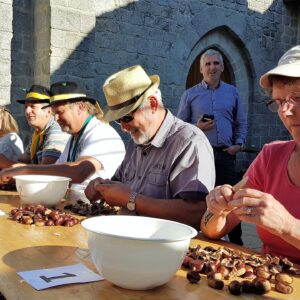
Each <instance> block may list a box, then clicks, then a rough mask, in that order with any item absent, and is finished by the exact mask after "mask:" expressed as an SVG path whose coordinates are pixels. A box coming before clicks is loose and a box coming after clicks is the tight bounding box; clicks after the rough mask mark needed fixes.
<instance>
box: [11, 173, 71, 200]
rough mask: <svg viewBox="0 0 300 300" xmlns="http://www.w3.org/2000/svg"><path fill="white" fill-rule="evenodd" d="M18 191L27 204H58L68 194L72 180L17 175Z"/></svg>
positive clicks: (48, 176)
mask: <svg viewBox="0 0 300 300" xmlns="http://www.w3.org/2000/svg"><path fill="white" fill-rule="evenodd" d="M14 178H15V180H16V187H17V191H18V192H19V194H20V198H21V202H22V203H26V204H42V205H45V206H51V205H55V204H57V203H58V202H59V201H60V200H61V199H62V198H63V197H64V196H65V194H66V191H67V188H68V185H69V182H70V180H71V178H68V177H61V176H50V175H17V176H14Z"/></svg>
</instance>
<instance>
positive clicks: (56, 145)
mask: <svg viewBox="0 0 300 300" xmlns="http://www.w3.org/2000/svg"><path fill="white" fill-rule="evenodd" d="M17 102H18V103H21V104H23V105H24V111H25V116H26V119H27V122H28V124H29V126H30V127H32V128H33V129H34V132H33V135H32V138H31V141H30V143H29V145H28V147H27V148H26V149H25V152H24V153H23V154H22V155H21V156H20V158H19V159H18V160H19V162H22V163H26V164H53V163H55V162H56V160H57V159H58V158H59V156H60V154H61V153H62V152H63V150H64V148H65V146H66V143H67V141H68V139H69V135H68V134H66V133H65V132H62V130H61V128H60V126H59V125H58V124H57V122H56V121H55V120H54V117H53V114H52V112H51V108H45V109H44V106H46V105H47V104H49V102H50V94H49V91H48V90H47V88H46V87H44V86H41V85H33V86H31V88H30V90H29V91H28V92H27V93H26V98H25V99H21V100H17Z"/></svg>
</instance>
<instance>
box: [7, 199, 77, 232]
mask: <svg viewBox="0 0 300 300" xmlns="http://www.w3.org/2000/svg"><path fill="white" fill-rule="evenodd" d="M10 215H11V219H12V220H14V221H18V222H19V223H22V224H26V225H33V224H34V225H36V226H66V227H72V226H74V225H77V224H78V223H79V222H80V221H79V220H78V219H77V218H75V217H73V216H71V215H69V214H66V213H65V212H62V211H60V210H58V209H50V208H47V207H45V206H43V205H40V204H38V205H28V206H25V207H19V208H14V209H12V210H11V212H10Z"/></svg>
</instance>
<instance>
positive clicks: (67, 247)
mask: <svg viewBox="0 0 300 300" xmlns="http://www.w3.org/2000/svg"><path fill="white" fill-rule="evenodd" d="M19 206H20V201H19V197H18V196H17V194H16V193H11V192H7V191H0V209H1V210H2V211H5V212H6V213H9V212H10V210H11V209H12V208H14V207H19ZM62 206H63V205H62ZM0 241H1V244H0V255H1V261H0V291H1V293H2V294H3V295H4V296H5V297H6V299H7V300H10V299H12V300H15V299H22V300H27V299H28V300H33V299H39V300H40V299H43V300H44V299H45V300H47V299H49V300H50V299H51V300H53V299H55V300H59V299H62V300H67V299H107V300H112V299H118V300H128V299H134V300H152V299H156V300H166V299H172V300H177V299H178V300H182V299H184V300H196V299H197V300H199V299H214V300H226V299H233V297H234V296H232V295H230V294H229V292H228V291H227V290H222V291H217V290H214V289H212V288H210V287H208V286H207V282H206V279H205V278H204V279H202V280H201V281H200V283H199V284H190V283H189V282H188V281H187V279H186V271H184V270H179V271H178V272H177V273H176V275H175V276H174V277H173V278H172V279H171V280H170V281H169V282H168V283H167V284H166V285H164V286H162V287H159V288H155V289H152V290H149V291H131V290H126V289H122V288H119V287H116V286H114V285H113V284H111V283H109V282H108V281H106V280H104V281H98V282H93V283H84V284H72V285H64V286H59V287H53V288H50V289H46V290H42V291H36V290H35V289H34V288H32V287H31V286H30V285H29V284H27V283H26V282H25V281H24V280H23V279H22V278H21V277H20V276H19V275H18V274H17V272H20V271H29V270H33V269H42V268H53V267H60V266H65V265H73V264H77V263H83V264H84V265H86V266H87V267H88V268H90V269H92V270H93V271H96V269H95V267H94V265H93V264H92V262H91V260H90V256H89V252H88V249H87V234H86V232H85V230H84V229H83V228H82V227H81V226H80V225H76V226H74V227H62V226H50V227H37V226H32V225H24V224H19V223H18V222H16V221H12V220H10V219H9V218H8V216H2V217H0ZM196 244H200V245H201V246H202V247H205V246H207V245H211V246H213V247H219V246H220V245H226V246H230V247H232V248H234V249H239V250H244V251H245V252H247V253H253V251H251V250H249V249H245V248H242V247H239V246H236V245H232V244H229V243H226V242H217V243H213V242H211V241H208V240H205V239H203V238H201V239H194V240H193V241H192V242H191V245H196ZM293 287H294V292H293V294H290V295H284V294H280V293H278V292H276V291H273V290H272V291H271V292H269V293H268V294H267V295H265V296H264V299H290V300H291V299H300V278H294V283H293ZM259 298H260V296H255V295H247V294H242V295H241V296H239V299H259Z"/></svg>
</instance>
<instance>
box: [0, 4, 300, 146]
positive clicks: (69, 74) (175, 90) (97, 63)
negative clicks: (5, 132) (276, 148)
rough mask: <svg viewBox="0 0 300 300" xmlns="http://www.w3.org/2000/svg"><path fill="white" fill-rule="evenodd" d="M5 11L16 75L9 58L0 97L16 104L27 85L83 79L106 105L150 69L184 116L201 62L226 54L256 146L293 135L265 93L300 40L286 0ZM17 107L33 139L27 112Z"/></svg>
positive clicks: (1, 27) (0, 32) (1, 26)
mask: <svg viewBox="0 0 300 300" xmlns="http://www.w3.org/2000/svg"><path fill="white" fill-rule="evenodd" d="M0 5H1V8H2V7H3V8H4V9H6V10H7V13H5V16H6V17H7V19H9V16H11V18H12V19H10V21H9V22H4V21H2V20H3V18H1V21H0V41H1V49H2V48H3V47H4V49H7V52H6V53H8V54H7V55H8V56H9V53H10V55H11V64H12V67H11V71H9V64H10V61H9V59H8V56H5V57H4V59H2V56H1V57H0V59H1V60H0V63H1V71H0V79H1V82H2V81H3V83H4V84H1V89H0V91H2V92H3V93H8V94H9V89H10V87H11V90H12V92H11V101H12V103H14V101H15V99H16V98H17V97H20V96H21V94H22V96H24V92H21V89H20V88H21V87H27V88H28V87H29V86H30V85H31V84H32V83H33V82H35V83H43V84H45V85H49V83H50V82H56V81H59V80H74V81H80V82H81V83H82V84H83V85H85V87H86V88H87V90H88V93H89V95H90V96H92V97H96V98H98V99H99V101H100V103H101V104H104V103H105V101H104V97H103V93H102V89H101V86H102V84H103V82H104V80H105V79H106V78H107V77H108V76H109V75H110V74H112V73H113V72H116V71H118V70H119V69H122V68H124V67H127V66H130V65H134V64H141V65H142V66H143V67H144V68H145V69H146V70H147V72H148V73H149V74H159V75H160V77H161V89H162V94H163V98H164V102H165V105H166V107H168V108H169V109H170V110H171V111H173V112H174V113H176V112H177V109H178V105H179V101H180V96H181V94H182V92H183V91H184V89H185V83H186V78H187V76H188V73H189V70H190V67H191V65H192V63H193V61H194V60H195V58H196V57H197V56H198V55H199V54H200V53H202V52H203V51H204V50H205V49H207V48H209V47H217V48H219V49H220V50H221V51H222V52H223V53H224V54H225V56H226V58H227V60H228V62H229V63H230V66H231V72H232V77H233V78H234V79H235V84H236V86H237V88H238V89H239V91H240V94H241V96H242V99H243V102H244V105H245V108H246V110H247V115H248V121H249V125H250V127H249V134H248V138H247V144H248V145H254V146H257V147H261V146H262V145H263V144H264V143H266V142H269V141H271V140H274V139H287V138H289V136H288V134H287V131H286V130H285V129H284V128H283V127H282V125H281V123H280V121H279V119H278V117H277V116H276V114H271V113H269V112H268V111H267V110H266V108H265V106H264V102H265V101H266V96H265V95H264V94H263V92H262V91H261V89H260V88H259V86H258V79H259V77H260V76H261V74H263V73H264V72H265V71H266V70H268V69H270V68H272V67H274V65H275V64H276V62H277V61H278V59H279V57H280V56H281V55H282V54H283V53H284V52H285V51H286V50H287V49H288V48H290V47H291V46H293V45H295V44H297V43H298V44H299V43H300V21H299V8H289V7H287V6H286V5H284V4H283V1H282V0H274V1H271V0H264V1H261V0H249V1H246V0H228V1H225V0H214V1H212V0H169V1H166V0H139V1H136V0H101V1H100V0H98V1H97V0H85V1H80V0H72V1H68V0H39V1H34V0H23V1H22V0H18V1H4V0H2V1H1V0H0ZM1 14H4V13H3V10H2V9H1ZM9 23H11V24H12V25H9ZM12 34H13V39H12V44H11V49H10V48H9V47H10V45H9V43H8V42H7V39H9V38H10V39H11V36H12ZM1 55H2V53H1ZM5 72H6V73H5ZM2 73H5V76H3V74H2ZM9 77H11V85H10V79H9ZM3 87H5V88H3ZM3 99H4V98H3ZM6 99H7V96H6ZM12 109H13V111H14V112H15V113H16V114H17V115H18V117H19V118H18V120H20V123H21V127H22V129H23V131H22V136H23V137H25V139H26V138H27V139H28V134H29V132H28V128H27V127H26V126H25V124H24V118H21V116H22V115H23V114H22V110H21V106H18V105H15V104H13V105H12ZM123 137H124V138H128V136H126V135H123Z"/></svg>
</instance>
